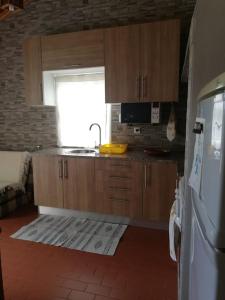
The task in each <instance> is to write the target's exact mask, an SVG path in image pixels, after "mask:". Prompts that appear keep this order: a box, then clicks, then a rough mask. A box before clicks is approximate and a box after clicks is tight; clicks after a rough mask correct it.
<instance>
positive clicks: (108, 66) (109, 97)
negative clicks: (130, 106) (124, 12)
mask: <svg viewBox="0 0 225 300" xmlns="http://www.w3.org/2000/svg"><path fill="white" fill-rule="evenodd" d="M139 29H140V27H139V25H131V26H123V27H116V28H109V29H106V30H105V89H106V103H122V102H138V101H139V93H140V89H139V88H140V85H139V84H140V81H139V79H140V77H139V75H140V74H139V69H140V66H139V54H140V53H139V49H140V48H139V44H140V40H139V37H140V35H139Z"/></svg>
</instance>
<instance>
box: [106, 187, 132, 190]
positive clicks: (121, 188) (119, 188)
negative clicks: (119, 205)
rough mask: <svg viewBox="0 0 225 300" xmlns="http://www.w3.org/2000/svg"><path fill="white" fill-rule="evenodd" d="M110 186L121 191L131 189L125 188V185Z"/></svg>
mask: <svg viewBox="0 0 225 300" xmlns="http://www.w3.org/2000/svg"><path fill="white" fill-rule="evenodd" d="M109 188H110V189H112V190H119V191H129V190H130V189H128V188H123V187H118V186H110V187H109Z"/></svg>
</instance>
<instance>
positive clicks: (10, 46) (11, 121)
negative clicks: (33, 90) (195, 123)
mask: <svg viewBox="0 0 225 300" xmlns="http://www.w3.org/2000/svg"><path fill="white" fill-rule="evenodd" d="M194 3H195V1H194V0H184V1H182V2H181V3H180V2H179V1H178V2H176V1H174V0H169V1H160V0H155V1H153V0H136V1H135V0H132V1H130V0H124V1H118V0H107V1H103V0H89V1H83V0H78V1H74V0H65V1H61V0H54V1H52V0H38V1H30V2H29V4H28V5H27V6H26V8H25V10H24V11H21V12H19V13H17V14H15V15H14V16H11V17H9V18H8V19H6V20H4V21H1V22H0V66H1V67H0V149H33V148H34V147H35V145H42V146H44V147H48V146H55V145H56V144H57V131H56V116H55V109H54V108H53V107H29V106H27V105H26V104H25V91H24V64H23V50H22V49H23V48H22V46H23V41H24V39H26V38H28V37H30V36H33V35H48V34H55V33H63V32H72V31H78V30H83V29H92V28H100V27H110V26H117V25H125V24H132V23H141V22H148V21H151V20H156V19H162V18H173V17H181V21H182V43H181V45H182V49H183V50H184V48H185V45H186V38H187V32H188V25H189V23H190V18H191V15H192V12H193V8H194ZM183 50H182V53H184V51H183ZM185 98H186V97H185ZM184 101H185V99H184V98H182V99H181V105H180V104H178V106H177V108H176V109H178V113H177V117H179V118H180V119H181V120H185V102H184ZM179 118H178V119H179ZM182 122H183V121H182ZM182 122H181V123H180V121H178V131H179V130H180V129H179V128H181V127H182V130H181V135H183V136H184V130H183V129H184V128H185V124H183V123H182ZM180 124H182V125H180ZM131 132H132V129H130V128H129V127H127V126H126V125H120V124H118V119H117V112H116V107H114V108H113V134H112V136H113V140H114V141H117V140H118V141H120V140H121V141H122V140H124V139H127V140H128V141H129V142H131V143H135V142H137V143H150V144H157V143H164V142H166V141H165V126H164V125H162V126H154V127H153V126H147V127H146V128H144V129H143V133H142V135H141V136H138V137H134V136H133V135H132V133H131Z"/></svg>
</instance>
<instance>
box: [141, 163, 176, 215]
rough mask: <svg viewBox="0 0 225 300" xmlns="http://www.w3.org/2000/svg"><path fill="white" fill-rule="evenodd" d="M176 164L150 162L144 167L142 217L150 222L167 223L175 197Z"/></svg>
mask: <svg viewBox="0 0 225 300" xmlns="http://www.w3.org/2000/svg"><path fill="white" fill-rule="evenodd" d="M176 179H177V164H176V163H175V162H168V163H167V162H165V163H163V162H154V163H153V162H152V163H148V164H146V165H145V178H144V192H143V216H144V218H145V219H147V220H150V221H168V220H169V213H170V209H171V206H172V203H173V201H174V197H175V188H176Z"/></svg>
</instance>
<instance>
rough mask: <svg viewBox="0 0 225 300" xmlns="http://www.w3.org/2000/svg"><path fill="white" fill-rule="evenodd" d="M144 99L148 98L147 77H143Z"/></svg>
mask: <svg viewBox="0 0 225 300" xmlns="http://www.w3.org/2000/svg"><path fill="white" fill-rule="evenodd" d="M142 93H143V98H146V97H147V76H144V77H143V92H142Z"/></svg>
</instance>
